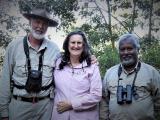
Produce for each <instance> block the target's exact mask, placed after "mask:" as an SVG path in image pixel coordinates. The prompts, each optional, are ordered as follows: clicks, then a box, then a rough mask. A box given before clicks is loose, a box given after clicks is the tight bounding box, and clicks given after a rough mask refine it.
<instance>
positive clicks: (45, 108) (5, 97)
mask: <svg viewBox="0 0 160 120" xmlns="http://www.w3.org/2000/svg"><path fill="white" fill-rule="evenodd" d="M23 15H24V17H26V18H27V19H28V20H29V22H30V27H31V32H30V33H29V34H28V35H27V36H25V37H22V38H18V39H16V40H13V41H12V42H11V43H10V44H9V45H8V47H7V50H6V54H5V59H4V65H3V72H2V77H1V79H0V114H1V116H2V119H3V120H50V119H51V112H52V102H51V96H50V95H51V91H52V90H53V80H52V79H53V77H52V73H53V72H52V71H53V68H54V61H55V59H56V56H57V55H58V54H59V53H60V51H59V48H58V46H57V45H56V44H55V43H53V42H51V41H49V40H48V39H46V38H45V34H46V31H47V29H48V27H56V26H57V25H58V23H57V21H56V20H54V19H53V18H51V16H50V14H49V13H48V12H47V11H46V10H44V9H35V10H33V11H32V12H31V13H25V14H23Z"/></svg>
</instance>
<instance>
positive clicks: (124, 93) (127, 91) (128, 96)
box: [117, 85, 132, 105]
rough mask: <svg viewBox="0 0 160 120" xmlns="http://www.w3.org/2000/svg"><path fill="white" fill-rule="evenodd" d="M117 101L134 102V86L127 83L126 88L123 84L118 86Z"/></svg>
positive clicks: (121, 102)
mask: <svg viewBox="0 0 160 120" xmlns="http://www.w3.org/2000/svg"><path fill="white" fill-rule="evenodd" d="M117 103H118V104H120V105H121V104H124V103H127V104H130V103H132V86H131V85H126V88H124V87H123V86H118V87H117Z"/></svg>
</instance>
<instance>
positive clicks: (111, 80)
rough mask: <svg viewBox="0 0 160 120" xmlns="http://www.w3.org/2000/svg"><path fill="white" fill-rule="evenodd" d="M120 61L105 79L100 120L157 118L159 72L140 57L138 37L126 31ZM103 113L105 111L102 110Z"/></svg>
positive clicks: (159, 86) (158, 107)
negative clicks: (104, 104) (103, 104)
mask: <svg viewBox="0 0 160 120" xmlns="http://www.w3.org/2000/svg"><path fill="white" fill-rule="evenodd" d="M117 46H118V47H117V48H118V52H119V57H120V61H121V63H120V64H118V65H115V66H113V67H111V68H110V69H108V70H107V72H106V74H105V77H104V80H103V92H104V94H103V99H104V100H105V102H104V103H106V106H103V107H102V108H100V110H101V113H100V114H101V120H156V119H157V116H158V114H159V113H160V74H159V72H158V71H157V70H156V69H155V68H154V67H152V66H150V65H148V64H145V63H143V62H141V61H140V60H139V58H138V53H139V49H140V44H139V39H138V38H137V37H136V36H135V35H134V34H124V35H122V36H121V37H120V38H119V40H118V45H117ZM102 112H103V113H102Z"/></svg>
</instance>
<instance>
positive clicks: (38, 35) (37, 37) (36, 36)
mask: <svg viewBox="0 0 160 120" xmlns="http://www.w3.org/2000/svg"><path fill="white" fill-rule="evenodd" d="M31 33H32V35H33V37H34V38H35V39H37V40H42V39H43V38H44V37H45V33H43V34H39V33H37V32H36V31H35V30H34V29H33V28H31Z"/></svg>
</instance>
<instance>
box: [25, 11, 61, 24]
mask: <svg viewBox="0 0 160 120" xmlns="http://www.w3.org/2000/svg"><path fill="white" fill-rule="evenodd" d="M23 16H24V17H25V18H27V19H28V20H30V18H40V19H43V20H46V21H48V23H49V26H50V27H56V26H57V25H58V22H57V20H55V19H54V18H52V16H51V15H50V14H49V12H47V11H46V10H44V9H34V10H33V11H31V12H30V13H24V14H23Z"/></svg>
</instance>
